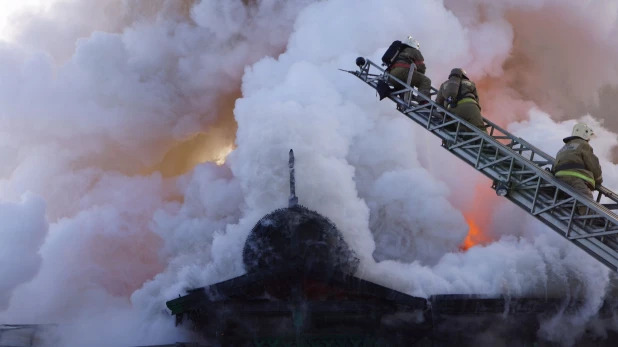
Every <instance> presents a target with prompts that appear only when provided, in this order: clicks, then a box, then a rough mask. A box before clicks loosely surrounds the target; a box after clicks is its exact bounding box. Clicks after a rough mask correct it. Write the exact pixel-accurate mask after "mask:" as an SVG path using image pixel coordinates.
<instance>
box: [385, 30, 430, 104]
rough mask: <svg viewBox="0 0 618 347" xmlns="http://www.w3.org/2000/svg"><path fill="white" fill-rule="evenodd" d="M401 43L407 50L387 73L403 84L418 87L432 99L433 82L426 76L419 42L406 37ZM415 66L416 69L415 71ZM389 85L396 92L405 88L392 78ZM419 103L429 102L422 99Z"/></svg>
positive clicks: (398, 57)
mask: <svg viewBox="0 0 618 347" xmlns="http://www.w3.org/2000/svg"><path fill="white" fill-rule="evenodd" d="M401 43H402V44H404V45H405V48H404V49H403V50H402V51H401V52H399V54H398V55H397V56H396V58H395V61H394V62H393V64H391V65H390V66H389V67H388V69H387V70H386V72H388V73H389V74H391V75H392V76H394V77H396V78H398V79H399V80H401V81H403V82H406V83H407V82H409V85H410V86H411V87H416V88H417V89H418V91H419V93H421V94H423V95H425V96H426V97H427V98H431V94H430V93H431V80H430V79H429V77H427V76H425V71H426V69H427V68H426V66H425V61H424V58H423V55H422V54H421V51H420V49H421V45H420V44H419V43H418V41H416V40H415V39H414V38H412V36H408V37H406V38H405V39H404V40H402V41H401ZM415 66H416V69H414V67H415ZM411 68H412V69H413V70H412V75H411V76H409V77H410V79H409V78H408V75H409V73H410V69H411ZM389 83H390V84H391V85H392V86H393V87H395V90H394V91H399V90H401V89H403V88H405V87H404V86H403V85H401V84H400V83H399V82H397V81H395V80H394V79H392V78H389ZM418 101H419V104H420V105H423V104H426V103H428V101H426V100H424V99H421V98H418Z"/></svg>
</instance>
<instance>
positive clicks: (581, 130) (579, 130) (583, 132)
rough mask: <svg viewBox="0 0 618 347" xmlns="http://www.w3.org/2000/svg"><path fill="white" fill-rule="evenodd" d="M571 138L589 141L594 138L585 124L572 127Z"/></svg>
mask: <svg viewBox="0 0 618 347" xmlns="http://www.w3.org/2000/svg"><path fill="white" fill-rule="evenodd" d="M571 136H578V137H581V138H582V139H584V140H586V141H589V140H590V138H591V137H593V136H594V131H593V130H592V129H591V128H590V127H589V126H588V125H587V124H585V123H577V124H575V125H574V126H573V133H572V134H571Z"/></svg>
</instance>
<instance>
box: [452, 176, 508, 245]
mask: <svg viewBox="0 0 618 347" xmlns="http://www.w3.org/2000/svg"><path fill="white" fill-rule="evenodd" d="M497 199H498V196H497V195H496V194H493V191H492V190H491V189H489V188H488V187H487V184H486V181H482V182H481V183H479V184H477V186H476V191H475V194H474V198H473V199H472V204H471V205H470V208H469V209H468V210H467V211H465V212H464V218H465V219H466V222H467V223H468V226H469V228H470V229H469V230H468V235H467V236H466V238H465V240H464V242H463V243H462V245H461V246H460V249H461V250H463V251H467V250H468V249H470V248H471V247H473V246H476V245H487V244H489V243H491V242H493V241H494V239H493V237H492V235H491V233H488V232H487V231H486V230H487V229H486V228H488V227H489V225H490V223H491V221H490V216H491V211H492V209H494V208H495V206H496V204H497V203H499V201H498V200H497Z"/></svg>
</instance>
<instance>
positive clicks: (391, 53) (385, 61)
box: [382, 40, 409, 69]
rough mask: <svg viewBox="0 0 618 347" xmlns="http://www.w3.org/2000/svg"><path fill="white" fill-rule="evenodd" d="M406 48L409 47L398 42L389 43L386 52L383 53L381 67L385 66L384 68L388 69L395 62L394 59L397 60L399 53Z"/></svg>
mask: <svg viewBox="0 0 618 347" xmlns="http://www.w3.org/2000/svg"><path fill="white" fill-rule="evenodd" d="M406 47H409V46H408V45H406V44H405V43H403V42H401V41H399V40H397V41H393V43H391V45H390V46H389V47H388V49H387V50H386V52H384V55H382V65H384V66H386V68H387V69H388V68H389V67H390V66H391V65H392V64H393V62H395V59H397V56H398V55H399V53H400V52H401V51H403V50H404V49H405V48H406Z"/></svg>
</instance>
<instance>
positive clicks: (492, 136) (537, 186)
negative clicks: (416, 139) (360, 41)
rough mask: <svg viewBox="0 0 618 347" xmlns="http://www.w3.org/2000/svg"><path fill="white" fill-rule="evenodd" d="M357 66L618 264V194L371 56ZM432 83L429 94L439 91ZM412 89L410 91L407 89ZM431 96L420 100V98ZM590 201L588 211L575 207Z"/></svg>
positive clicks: (498, 186)
mask: <svg viewBox="0 0 618 347" xmlns="http://www.w3.org/2000/svg"><path fill="white" fill-rule="evenodd" d="M356 65H357V66H358V68H359V69H358V70H357V71H347V70H343V71H346V72H349V73H351V74H353V75H354V76H356V77H358V78H359V79H361V80H362V81H364V82H365V83H367V84H368V85H369V86H371V87H372V88H374V89H376V90H378V82H379V81H385V82H388V78H389V77H391V78H393V79H394V80H396V81H397V82H399V83H400V84H401V85H403V86H405V88H404V89H402V90H399V91H396V92H392V93H391V94H390V95H389V96H388V98H389V99H390V100H392V101H393V102H395V103H396V104H397V110H398V111H399V112H401V113H403V114H404V115H405V116H406V117H408V118H410V119H411V120H413V121H415V122H416V123H418V124H419V125H420V126H422V127H424V128H425V129H427V131H429V132H431V133H432V134H434V135H435V136H437V137H439V138H440V139H441V140H442V147H443V148H445V149H446V150H448V151H449V152H451V153H452V154H454V155H455V156H457V157H459V158H460V159H461V160H463V161H464V162H466V163H468V164H469V165H470V166H472V167H474V168H475V169H476V170H477V171H479V172H481V173H483V174H484V175H485V176H487V177H488V178H489V179H491V180H492V182H493V184H492V186H491V187H492V188H493V189H495V191H496V194H497V195H499V196H503V197H505V198H507V199H509V200H510V201H512V202H513V203H515V204H516V205H517V206H519V207H520V208H522V209H523V210H524V211H526V212H527V213H529V214H530V215H532V216H533V217H535V218H536V219H538V220H540V221H541V222H543V223H544V224H545V225H547V226H548V227H550V228H551V229H553V230H554V231H556V232H557V233H559V234H560V235H562V236H563V237H565V238H566V239H567V240H569V241H570V242H572V243H574V244H575V245H577V246H578V247H580V248H581V249H583V250H584V251H586V252H587V253H588V254H590V255H591V256H592V257H594V258H596V259H597V260H598V261H600V262H601V263H603V264H605V265H606V266H608V267H609V268H610V269H612V270H614V271H616V270H618V215H616V214H615V213H614V212H612V210H617V209H618V195H617V194H616V193H614V192H612V191H610V190H609V189H607V188H605V187H603V186H600V187H597V191H598V194H597V196H596V198H595V199H590V198H588V197H587V196H584V195H582V194H580V193H578V192H577V191H575V190H574V189H573V188H571V187H570V186H569V185H567V184H565V183H563V182H562V181H560V180H558V179H556V178H555V177H554V176H553V174H552V173H551V172H550V168H551V166H552V165H553V163H554V160H555V159H554V158H553V157H552V156H550V155H548V154H547V153H544V152H543V151H541V150H540V149H538V148H536V147H534V146H533V145H531V144H530V143H528V142H526V141H524V140H523V139H521V138H519V137H517V136H514V135H512V134H510V133H509V132H507V131H506V130H504V129H502V128H501V127H499V126H498V125H496V124H495V123H493V122H492V121H490V120H488V119H485V118H483V121H484V123H485V127H486V130H487V133H484V132H483V131H481V130H480V129H479V128H477V127H475V126H473V125H472V124H470V123H468V122H466V121H465V120H463V119H461V118H459V117H458V116H456V115H454V114H452V113H450V112H448V111H447V110H446V109H444V108H443V107H441V106H439V105H438V104H436V103H435V102H433V101H432V100H431V98H430V97H427V96H425V95H423V94H420V93H418V91H417V90H416V89H414V88H412V87H411V86H410V85H408V84H406V83H405V82H403V81H401V80H399V79H397V78H395V77H394V76H391V75H390V74H388V72H386V71H385V70H384V69H382V68H381V67H380V66H378V65H376V64H375V63H373V62H372V61H371V60H369V59H365V58H363V57H359V58H357V59H356ZM437 92H438V91H437V90H436V89H435V88H433V87H432V88H431V93H430V96H433V95H435V94H437ZM406 93H409V94H406ZM404 96H405V97H404ZM421 99H422V100H426V101H428V103H424V104H422V105H420V104H419V103H418V102H417V101H416V100H421ZM580 206H585V207H586V208H587V209H586V211H587V213H586V215H579V214H578V213H576V209H577V208H578V207H580Z"/></svg>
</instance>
